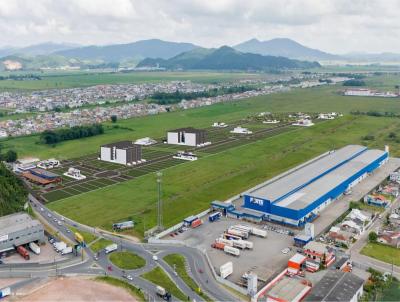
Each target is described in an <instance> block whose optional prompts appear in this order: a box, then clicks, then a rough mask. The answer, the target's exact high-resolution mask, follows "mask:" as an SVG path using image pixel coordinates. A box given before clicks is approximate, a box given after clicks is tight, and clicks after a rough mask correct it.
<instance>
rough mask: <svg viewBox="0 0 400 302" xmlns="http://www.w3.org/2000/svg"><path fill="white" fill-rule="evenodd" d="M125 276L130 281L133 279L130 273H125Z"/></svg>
mask: <svg viewBox="0 0 400 302" xmlns="http://www.w3.org/2000/svg"><path fill="white" fill-rule="evenodd" d="M125 278H126V279H128V280H130V281H132V280H133V277H132V276H131V275H127V276H126V277H125Z"/></svg>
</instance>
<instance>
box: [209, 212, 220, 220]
mask: <svg viewBox="0 0 400 302" xmlns="http://www.w3.org/2000/svg"><path fill="white" fill-rule="evenodd" d="M221 217H222V214H221V212H215V213H212V214H211V215H210V216H208V221H210V222H214V221H217V220H218V219H220V218H221Z"/></svg>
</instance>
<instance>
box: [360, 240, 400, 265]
mask: <svg viewBox="0 0 400 302" xmlns="http://www.w3.org/2000/svg"><path fill="white" fill-rule="evenodd" d="M361 254H363V255H366V256H368V257H372V258H375V259H378V260H381V261H383V262H387V263H390V264H392V263H393V264H394V265H397V266H400V249H397V248H395V247H391V246H388V245H385V244H381V243H371V242H370V243H368V244H367V245H366V246H364V248H363V249H362V250H361Z"/></svg>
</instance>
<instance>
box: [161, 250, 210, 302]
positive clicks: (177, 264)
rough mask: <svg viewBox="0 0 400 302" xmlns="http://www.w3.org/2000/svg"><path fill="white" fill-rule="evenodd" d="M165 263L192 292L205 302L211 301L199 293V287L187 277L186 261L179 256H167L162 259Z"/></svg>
mask: <svg viewBox="0 0 400 302" xmlns="http://www.w3.org/2000/svg"><path fill="white" fill-rule="evenodd" d="M164 260H165V262H167V263H168V264H169V265H170V266H171V267H172V268H175V271H176V272H177V274H178V275H179V277H181V278H182V280H183V281H184V282H185V283H186V284H187V286H189V287H190V288H191V289H192V290H193V291H195V292H196V293H198V294H199V295H200V296H201V297H202V298H203V299H204V300H205V301H212V300H211V298H210V297H208V296H207V295H206V294H205V293H203V292H202V291H201V288H200V287H199V285H198V284H197V283H196V282H195V281H194V280H193V279H192V277H190V276H189V274H188V273H187V271H186V259H185V257H183V256H182V255H179V254H169V255H167V256H165V257H164Z"/></svg>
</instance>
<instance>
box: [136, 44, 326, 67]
mask: <svg viewBox="0 0 400 302" xmlns="http://www.w3.org/2000/svg"><path fill="white" fill-rule="evenodd" d="M157 66H158V67H164V68H166V69H174V70H176V69H186V70H187V69H204V70H205V69H208V70H255V71H268V70H281V69H296V68H314V67H320V65H319V63H317V62H307V61H299V60H292V59H288V58H285V57H275V56H263V55H259V54H252V53H242V52H239V51H237V50H235V49H233V48H231V47H228V46H223V47H221V48H218V49H204V48H197V49H194V50H192V51H188V52H185V53H182V54H179V55H177V56H175V57H173V58H171V59H168V60H165V59H149V58H147V59H144V60H143V61H141V62H140V63H139V64H138V65H137V67H157Z"/></svg>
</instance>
